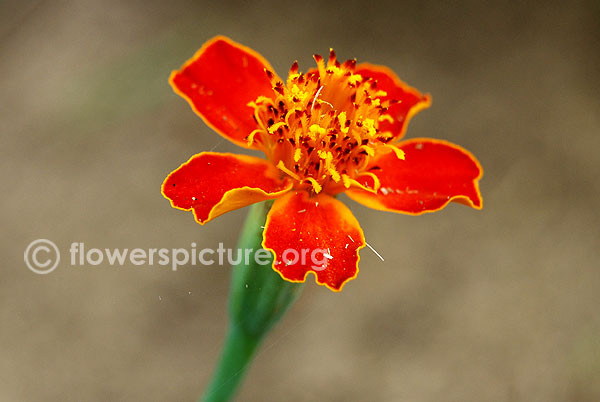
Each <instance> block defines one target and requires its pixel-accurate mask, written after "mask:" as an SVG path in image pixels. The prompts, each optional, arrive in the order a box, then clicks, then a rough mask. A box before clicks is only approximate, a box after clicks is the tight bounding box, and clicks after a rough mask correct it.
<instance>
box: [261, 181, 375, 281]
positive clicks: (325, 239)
mask: <svg viewBox="0 0 600 402" xmlns="http://www.w3.org/2000/svg"><path fill="white" fill-rule="evenodd" d="M263 238H264V240H263V247H264V248H265V249H269V250H271V251H272V252H273V253H274V254H275V261H274V263H273V269H275V271H277V272H279V274H280V275H281V277H282V278H283V279H285V280H288V281H290V282H304V281H305V279H306V277H307V276H308V274H309V273H310V272H312V273H313V274H315V276H316V280H317V283H318V284H320V285H325V286H327V287H328V288H329V289H331V290H333V291H336V292H337V291H340V290H342V287H343V286H344V284H345V283H346V282H348V281H349V280H351V279H354V278H355V277H356V275H357V274H358V261H359V260H360V257H359V255H358V251H359V250H360V249H361V248H363V247H364V246H365V237H364V235H363V232H362V229H361V228H360V226H359V224H358V221H357V220H356V218H355V217H354V216H353V215H352V212H350V210H349V209H348V207H346V206H345V205H344V204H343V203H341V202H340V201H338V200H336V199H335V198H333V197H331V196H329V195H326V194H319V195H317V196H315V197H312V198H311V197H309V195H308V193H306V192H304V191H299V192H290V193H288V194H286V195H285V196H284V197H282V198H280V199H278V200H277V201H275V203H274V204H273V207H272V208H271V211H270V212H269V215H268V216H267V223H266V224H265V231H264V233H263ZM287 250H289V251H287ZM303 255H304V258H302V256H303ZM311 255H312V256H313V257H314V258H311ZM296 256H297V261H294V260H295V257H296Z"/></svg>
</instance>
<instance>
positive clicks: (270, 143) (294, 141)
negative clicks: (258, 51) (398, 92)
mask: <svg viewBox="0 0 600 402" xmlns="http://www.w3.org/2000/svg"><path fill="white" fill-rule="evenodd" d="M314 59H315V61H316V62H317V69H316V70H315V69H313V70H310V71H309V72H307V73H306V74H303V73H301V72H299V71H298V63H297V62H294V63H293V64H292V67H291V68H290V72H289V76H288V79H287V82H286V83H283V82H282V81H281V80H279V78H277V76H276V75H275V74H274V73H273V72H271V71H269V70H265V73H266V74H267V77H268V78H269V80H270V81H271V84H272V87H273V91H274V97H273V98H270V97H265V96H259V97H258V98H257V99H255V100H254V101H252V102H250V103H249V106H251V107H252V108H253V109H254V119H255V120H256V122H257V124H258V129H256V130H254V131H253V132H252V133H251V134H250V135H249V136H248V137H247V141H248V145H254V146H257V147H258V148H261V149H262V150H263V151H264V152H265V154H266V155H267V158H269V159H270V160H271V161H272V162H273V163H274V164H275V165H276V166H277V167H278V168H279V169H280V170H281V172H282V173H283V174H286V175H288V176H290V177H291V178H292V179H293V180H294V181H295V182H296V188H308V189H311V190H312V192H313V193H319V192H321V191H326V192H328V193H332V194H335V193H338V192H340V191H343V190H345V189H346V188H349V187H351V186H352V185H356V186H359V187H363V186H362V185H360V184H359V183H358V182H357V181H356V180H357V179H358V178H359V177H361V176H364V175H368V176H371V177H372V178H373V181H374V188H372V189H367V190H370V191H377V190H378V186H379V182H378V180H377V177H376V176H375V175H373V174H372V173H370V172H369V171H368V170H367V165H368V163H369V158H371V157H372V156H374V155H375V152H376V151H377V150H378V148H382V147H384V148H390V149H391V150H392V151H394V152H395V153H396V155H397V157H398V158H400V159H404V153H403V152H402V150H400V149H399V148H396V147H395V146H393V145H391V144H389V142H390V141H391V140H392V139H393V136H392V133H390V132H382V131H380V129H379V123H380V122H382V121H393V118H392V116H390V115H389V114H387V111H388V108H389V106H390V105H391V104H393V103H395V102H396V101H394V100H390V99H385V100H383V98H386V96H387V94H386V93H385V92H384V91H382V90H379V89H378V88H377V81H376V80H374V79H372V78H370V77H365V76H362V75H360V74H356V73H355V67H356V60H347V61H345V62H344V63H340V62H339V61H337V58H336V55H335V52H334V51H333V49H331V50H330V52H329V59H328V60H327V63H325V61H324V60H323V57H321V56H319V55H315V56H314ZM363 188H364V187H363Z"/></svg>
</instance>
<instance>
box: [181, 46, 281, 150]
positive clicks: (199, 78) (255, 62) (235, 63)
mask: <svg viewBox="0 0 600 402" xmlns="http://www.w3.org/2000/svg"><path fill="white" fill-rule="evenodd" d="M265 69H268V70H270V71H273V69H272V67H271V66H270V65H269V63H268V62H267V61H266V60H265V59H264V58H263V57H262V56H261V55H260V54H258V53H257V52H255V51H254V50H252V49H250V48H248V47H246V46H244V45H241V44H239V43H236V42H234V41H232V40H231V39H229V38H226V37H224V36H217V37H215V38H213V39H211V40H209V41H208V42H206V43H205V44H204V45H203V46H202V47H201V48H200V50H198V51H197V52H196V54H195V55H194V56H193V57H192V58H190V59H189V60H188V61H186V62H185V63H184V64H183V66H182V67H181V68H180V69H179V70H176V71H173V72H172V73H171V75H170V77H169V83H170V84H171V86H172V87H173V90H174V91H175V93H177V94H178V95H180V96H181V97H183V98H184V99H185V100H186V101H187V102H188V103H189V104H190V106H191V107H192V109H193V110H194V112H196V114H198V115H199V116H200V117H201V118H202V119H203V120H204V122H205V123H206V124H207V125H208V126H209V127H211V128H212V129H214V130H215V131H216V132H217V133H219V134H220V135H222V136H223V137H225V138H227V139H229V140H230V141H232V142H233V143H235V144H237V145H240V146H242V147H247V143H246V142H245V141H244V137H246V136H248V135H249V134H250V133H251V132H252V130H254V129H256V128H257V126H256V122H255V121H254V118H253V114H252V109H251V108H250V107H248V103H249V102H251V101H253V100H255V99H256V98H258V97H259V96H265V97H273V96H274V95H273V91H272V88H271V83H270V81H269V79H268V78H267V77H266V76H265V73H264V70H265Z"/></svg>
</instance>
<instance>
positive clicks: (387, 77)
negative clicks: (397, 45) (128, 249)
mask: <svg viewBox="0 0 600 402" xmlns="http://www.w3.org/2000/svg"><path fill="white" fill-rule="evenodd" d="M315 60H316V62H317V69H312V70H309V71H308V72H307V73H306V74H302V73H300V72H298V64H297V63H296V62H295V63H294V64H293V65H292V67H291V69H290V73H289V76H288V79H287V81H286V82H285V83H284V81H282V80H281V79H280V78H279V77H278V76H277V75H275V73H274V72H273V69H272V68H271V66H270V65H269V63H268V62H267V61H266V60H264V59H263V58H262V57H261V56H260V55H259V54H257V53H256V52H254V51H253V50H252V49H249V48H247V47H245V46H242V45H240V44H238V43H235V42H233V41H231V40H230V39H228V38H224V37H217V38H214V39H212V40H210V41H209V42H207V43H206V44H205V45H204V46H203V47H202V48H201V49H200V50H199V51H198V52H197V53H196V54H195V55H194V57H193V58H191V59H190V60H188V61H187V62H186V63H185V64H184V65H183V67H182V68H181V69H180V70H178V71H174V72H173V73H172V74H171V77H170V80H169V81H170V83H171V85H172V86H173V89H174V90H175V92H176V93H177V94H179V95H181V96H182V97H183V98H184V99H186V100H187V101H188V102H189V104H190V106H191V107H192V109H193V110H194V111H195V112H196V113H197V114H198V115H199V116H200V117H202V119H204V121H205V122H206V124H208V125H209V126H210V127H212V128H213V129H214V130H215V131H216V132H217V133H219V134H221V135H222V136H223V137H225V138H227V139H228V140H230V141H232V142H234V143H236V144H238V145H240V146H243V147H246V148H251V149H257V150H261V151H263V152H264V153H265V155H266V160H265V159H260V158H256V157H252V156H244V155H235V154H224V153H215V152H202V153H200V154H197V155H194V156H193V157H192V158H191V159H190V160H189V161H187V162H186V163H184V164H183V165H181V166H180V167H179V168H178V169H177V170H175V171H174V172H172V173H171V174H170V175H169V176H168V177H167V178H166V180H165V182H164V183H163V186H162V193H163V195H164V196H165V197H166V198H168V199H169V200H170V201H171V205H172V206H173V207H175V208H178V209H183V210H185V211H189V210H192V211H193V212H194V216H195V218H196V220H197V221H198V222H199V223H200V224H204V223H206V222H208V221H209V220H211V219H214V218H216V217H217V216H219V215H221V214H224V213H225V212H228V211H231V210H234V209H237V208H241V207H244V206H247V205H250V204H252V203H255V202H259V201H265V200H269V199H277V200H276V201H275V203H274V204H273V207H272V209H271V211H270V212H269V215H268V216H267V222H266V226H265V230H264V234H263V247H264V248H266V249H269V250H271V251H272V252H273V253H274V255H275V261H274V263H273V269H275V270H276V271H277V272H279V274H280V275H281V276H282V277H283V278H284V279H286V280H288V281H292V282H303V281H304V280H305V279H306V277H307V275H308V273H310V272H313V273H314V274H315V276H316V280H317V283H319V284H321V285H325V286H327V287H328V288H330V289H332V290H335V291H339V290H341V289H342V286H343V285H344V284H345V283H346V282H347V281H349V280H350V279H353V278H355V277H356V275H357V273H358V261H359V258H360V257H359V255H358V251H359V250H360V249H361V248H363V247H364V246H365V239H364V235H363V232H362V230H361V228H360V226H359V224H358V221H357V220H356V218H355V217H354V216H353V215H352V213H351V212H350V210H349V209H348V208H347V207H346V206H345V205H344V204H343V203H342V202H340V201H338V200H337V199H336V198H334V197H335V195H336V194H338V193H341V192H346V194H348V196H349V197H350V198H352V199H353V200H355V201H357V202H359V203H361V204H364V205H367V206H369V207H371V208H374V209H379V210H384V211H393V212H401V213H406V214H410V215H419V214H422V213H424V212H433V211H437V210H439V209H441V208H443V207H444V206H446V205H447V204H448V203H449V202H450V201H456V202H460V203H462V204H466V205H469V206H471V207H473V208H477V209H480V208H481V205H482V201H481V196H480V193H479V189H478V180H479V178H481V175H482V169H481V167H480V165H479V163H478V162H477V160H476V159H475V158H474V157H473V155H471V154H470V153H469V152H467V151H466V150H464V149H462V148H461V147H459V146H457V145H453V144H451V143H448V142H445V141H440V140H433V139H427V138H419V139H413V140H409V141H401V142H399V141H398V140H399V139H400V138H402V136H403V134H404V131H405V130H406V126H407V124H408V121H409V120H410V118H411V117H412V116H413V115H415V114H416V113H417V112H418V111H420V110H421V109H424V108H426V107H428V106H429V105H430V97H429V96H428V95H422V94H421V93H419V92H418V91H417V90H416V89H414V88H411V87H409V86H407V85H406V84H404V83H403V82H402V81H400V80H399V79H398V78H397V77H396V75H395V74H394V73H393V72H392V71H391V70H389V69H387V68H385V67H381V66H376V65H371V64H358V65H357V64H356V61H355V60H348V61H346V62H344V63H339V62H338V61H337V60H336V56H335V53H334V52H333V50H331V52H330V54H329V59H328V61H327V62H325V61H324V60H323V58H322V57H321V56H319V55H315ZM405 159H406V160H405ZM286 249H294V250H298V252H300V250H302V249H305V250H315V249H324V250H328V251H327V255H326V257H327V263H326V266H324V267H313V266H312V265H313V264H312V263H311V261H309V259H308V260H307V259H305V261H304V263H303V261H302V259H300V261H298V262H296V263H290V261H289V260H288V259H286V262H287V263H283V262H282V253H284V251H285V250H286Z"/></svg>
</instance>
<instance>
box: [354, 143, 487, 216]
mask: <svg viewBox="0 0 600 402" xmlns="http://www.w3.org/2000/svg"><path fill="white" fill-rule="evenodd" d="M397 145H398V147H399V148H401V149H402V150H403V151H404V153H405V155H406V160H405V161H402V160H399V159H398V158H396V156H395V155H393V153H386V154H383V155H379V156H377V157H375V158H374V159H373V160H372V162H371V163H372V165H373V166H377V169H374V170H372V171H371V172H372V173H373V174H375V175H376V176H377V177H378V178H379V181H380V188H379V191H378V192H377V194H372V193H367V192H365V191H361V190H356V189H350V190H348V191H347V194H348V196H349V197H350V198H352V199H353V200H355V201H357V202H359V203H361V204H364V205H366V206H368V207H371V208H374V209H377V210H382V211H391V212H400V213H404V214H408V215H421V214H423V213H427V212H435V211H438V210H440V209H442V208H444V207H445V206H446V205H448V204H449V203H450V202H458V203H460V204H464V205H467V206H470V207H472V208H475V209H481V208H482V205H483V202H482V198H481V193H480V190H479V180H480V179H481V177H482V176H483V169H482V168H481V165H480V164H479V162H478V161H477V159H476V158H475V157H474V156H473V155H472V154H471V153H470V152H468V151H467V150H465V149H463V148H462V147H459V146H458V145H455V144H452V143H450V142H447V141H442V140H433V139H428V138H417V139H413V140H409V141H404V142H401V143H398V144H397ZM366 184H367V185H368V184H369V183H368V182H366Z"/></svg>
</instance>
